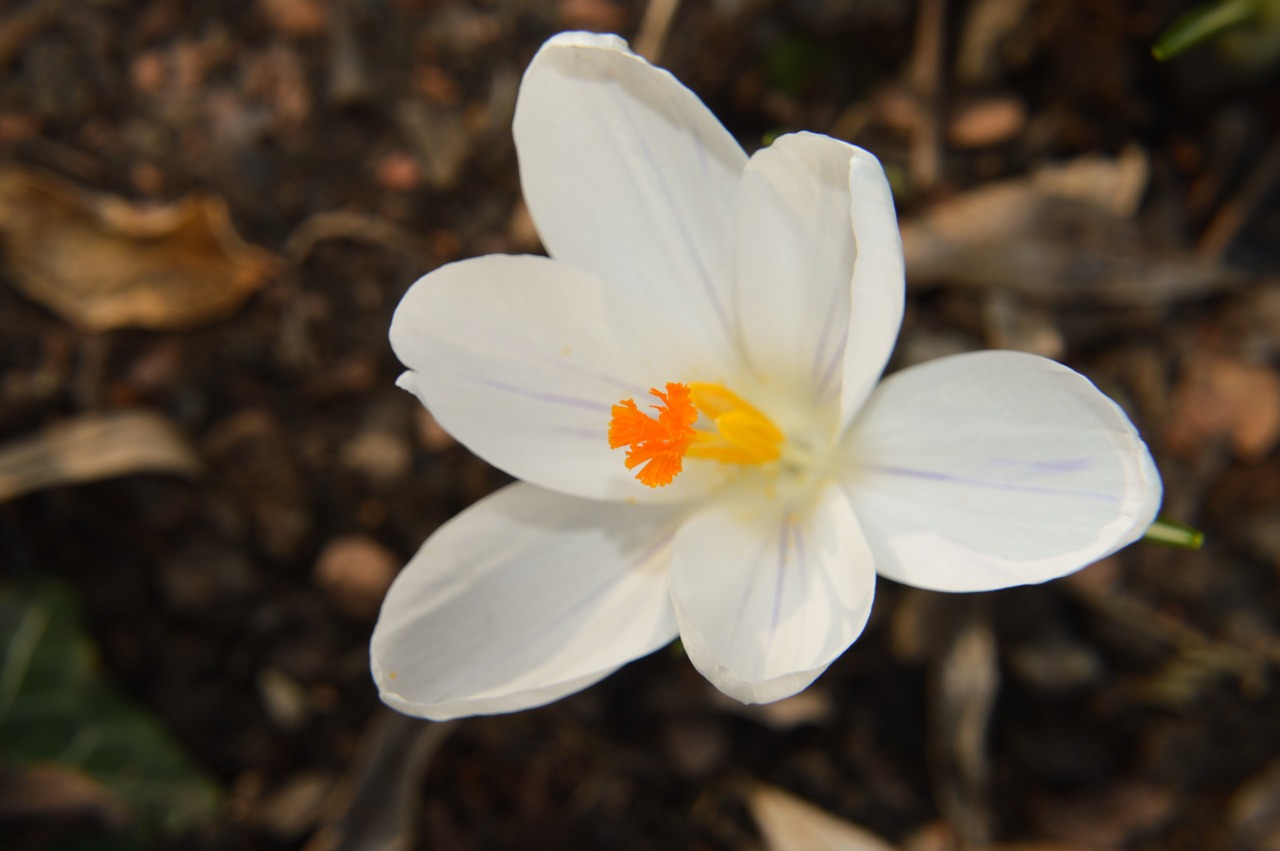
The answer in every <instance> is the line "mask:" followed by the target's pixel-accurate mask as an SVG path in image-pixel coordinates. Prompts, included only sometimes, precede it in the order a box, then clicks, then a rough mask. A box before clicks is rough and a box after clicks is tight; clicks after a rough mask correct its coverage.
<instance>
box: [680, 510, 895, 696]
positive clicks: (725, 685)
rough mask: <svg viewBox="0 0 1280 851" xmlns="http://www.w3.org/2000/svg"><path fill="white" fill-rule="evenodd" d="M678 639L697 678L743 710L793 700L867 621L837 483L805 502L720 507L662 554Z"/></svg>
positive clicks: (857, 537)
mask: <svg viewBox="0 0 1280 851" xmlns="http://www.w3.org/2000/svg"><path fill="white" fill-rule="evenodd" d="M672 552H673V555H672V562H671V595H672V601H673V602H674V604H675V609H676V619H677V621H678V622H679V624H680V638H681V640H682V641H683V642H684V647H685V650H686V651H687V652H688V653H689V658H690V659H691V660H692V661H693V664H694V665H695V666H696V667H697V669H698V670H699V671H701V672H702V674H703V676H705V677H706V678H707V679H709V680H710V681H711V682H712V683H713V684H714V685H715V686H716V687H717V688H719V689H720V690H721V691H723V692H724V693H725V694H727V695H729V696H730V697H734V698H737V699H738V700H741V701H742V702H744V703H767V702H769V701H773V700H780V699H781V698H784V697H787V696H789V695H793V694H795V693H796V692H798V691H800V690H801V689H803V688H804V687H805V686H807V685H809V683H811V682H813V681H814V679H815V678H816V677H817V676H818V675H819V674H821V673H822V672H823V671H824V670H826V668H827V666H828V665H830V664H831V663H832V661H834V660H835V659H836V657H837V656H839V655H840V654H841V653H843V652H844V651H845V649H846V648H847V647H848V646H849V645H850V644H852V643H853V641H854V639H856V638H857V637H858V636H859V635H860V634H861V633H862V629H863V627H864V626H866V623H867V617H868V615H869V614H870V612H871V599H872V596H873V593H874V590H875V571H874V568H873V566H872V562H871V553H870V551H869V550H868V549H867V545H866V542H865V540H864V539H863V537H862V532H861V531H860V529H859V527H858V520H857V518H856V517H854V515H853V512H852V510H851V509H850V508H849V503H848V500H846V499H845V497H844V495H843V494H842V493H841V490H840V488H839V487H838V486H837V485H828V486H826V487H825V488H823V489H822V491H821V492H820V493H818V494H816V495H813V496H811V497H810V498H809V499H808V500H807V501H806V503H788V502H785V501H779V500H774V501H764V500H761V501H757V502H754V503H721V504H717V505H713V506H711V507H710V508H707V509H705V510H704V511H702V512H701V513H699V514H697V515H695V516H693V517H692V518H690V519H689V520H688V521H687V522H685V524H684V525H683V526H681V527H680V530H679V531H678V532H677V533H676V539H675V543H674V545H673V549H672Z"/></svg>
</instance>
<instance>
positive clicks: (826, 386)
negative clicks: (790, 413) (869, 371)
mask: <svg viewBox="0 0 1280 851" xmlns="http://www.w3.org/2000/svg"><path fill="white" fill-rule="evenodd" d="M848 346H849V326H848V325H846V326H845V329H844V333H843V334H841V335H840V342H839V343H837V344H836V347H835V349H834V350H833V351H832V352H831V358H830V359H829V360H828V361H827V365H826V366H825V367H824V368H823V370H822V377H821V379H819V381H818V397H817V400H815V401H821V400H823V399H827V398H829V397H830V396H831V394H832V392H833V391H834V390H835V389H836V388H835V387H834V385H833V384H832V380H833V379H834V378H835V374H836V367H837V366H838V365H839V364H840V362H841V361H843V360H844V350H845V349H846V348H847V347H848Z"/></svg>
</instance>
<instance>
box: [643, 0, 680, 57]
mask: <svg viewBox="0 0 1280 851" xmlns="http://www.w3.org/2000/svg"><path fill="white" fill-rule="evenodd" d="M679 8H680V0H649V4H648V5H647V6H645V9H644V18H643V19H641V21H640V30H639V32H637V33H636V43H635V50H636V53H639V54H640V55H641V56H643V57H644V58H645V59H648V60H649V61H650V62H652V63H654V64H655V65H656V64H658V60H659V59H660V58H661V57H662V49H663V48H664V47H666V44H667V33H668V32H670V31H671V21H672V19H674V18H675V16H676V10H677V9H679Z"/></svg>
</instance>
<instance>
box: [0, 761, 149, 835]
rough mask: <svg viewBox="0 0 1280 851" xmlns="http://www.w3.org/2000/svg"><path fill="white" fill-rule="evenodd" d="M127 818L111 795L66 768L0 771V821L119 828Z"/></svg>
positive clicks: (38, 766)
mask: <svg viewBox="0 0 1280 851" xmlns="http://www.w3.org/2000/svg"><path fill="white" fill-rule="evenodd" d="M129 815H130V814H129V809H128V807H127V806H126V805H125V802H124V801H122V800H121V799H120V798H119V797H118V796H117V795H116V794H115V793H113V792H112V791H111V790H110V789H107V788H106V787H105V786H103V785H102V784H100V783H98V782H97V781H96V780H94V779H93V778H91V777H89V776H88V775H86V774H82V773H81V772H79V771H76V770H75V769H74V768H71V767H69V766H65V765H60V764H57V763H52V762H38V763H34V764H32V765H27V766H24V767H23V768H21V769H13V768H5V769H4V770H3V771H0V819H42V820H45V819H47V820H49V821H55V820H56V821H58V822H60V823H66V822H68V821H81V820H83V821H88V822H93V823H96V824H101V825H103V826H107V827H120V826H121V825H123V824H125V823H127V822H128V821H129Z"/></svg>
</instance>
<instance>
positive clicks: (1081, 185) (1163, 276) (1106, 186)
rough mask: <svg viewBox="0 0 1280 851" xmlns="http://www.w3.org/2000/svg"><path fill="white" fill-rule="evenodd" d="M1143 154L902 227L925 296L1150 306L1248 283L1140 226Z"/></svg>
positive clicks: (1029, 181)
mask: <svg viewBox="0 0 1280 851" xmlns="http://www.w3.org/2000/svg"><path fill="white" fill-rule="evenodd" d="M1146 168H1147V166H1146V159H1145V156H1143V155H1142V154H1140V153H1137V152H1136V151H1135V153H1133V154H1126V155H1124V156H1122V157H1120V158H1119V159H1117V160H1107V159H1102V158H1098V157H1085V158H1082V159H1079V160H1075V161H1072V162H1070V163H1066V164H1063V165H1058V166H1053V167H1050V168H1045V169H1041V170H1040V171H1038V172H1036V173H1034V174H1032V175H1030V176H1028V177H1023V178H1014V179H1010V180H1002V181H996V182H993V183H988V184H984V185H982V186H979V187H977V188H975V189H971V190H969V191H967V192H964V193H961V194H959V195H957V196H955V197H954V198H951V199H949V200H947V201H944V202H942V203H940V204H938V205H937V206H935V207H933V208H931V209H929V210H927V211H925V212H924V213H923V214H922V215H920V216H918V217H916V218H914V219H910V220H907V221H904V222H903V223H902V247H903V252H904V254H905V256H906V264H907V277H908V279H909V281H910V283H911V285H912V286H913V287H915V288H927V287H929V286H938V285H949V286H957V287H966V288H970V289H975V290H980V291H990V290H996V291H1007V292H1012V293H1018V294H1020V295H1023V296H1025V297H1027V298H1029V299H1032V300H1034V301H1039V302H1043V303H1051V304H1104V305H1112V306H1119V307H1125V306H1150V305H1161V304H1167V303H1170V302H1174V301H1178V300H1182V299H1187V298H1194V297H1198V296H1203V295H1206V294H1209V293H1213V292H1217V291H1220V290H1224V289H1228V288H1230V287H1233V286H1235V284H1236V283H1237V282H1238V278H1239V275H1238V274H1237V273H1235V272H1233V271H1231V270H1229V269H1226V268H1224V267H1221V266H1219V265H1217V264H1215V263H1213V262H1210V261H1207V260H1204V259H1202V258H1200V257H1197V256H1195V255H1192V254H1190V253H1188V252H1186V251H1182V250H1179V249H1177V248H1176V247H1173V246H1169V245H1166V244H1162V243H1157V242H1154V241H1153V240H1152V239H1151V238H1150V237H1148V236H1146V235H1145V234H1144V233H1143V231H1142V229H1141V228H1140V227H1139V226H1138V224H1137V223H1136V222H1134V221H1133V220H1132V219H1131V218H1130V214H1131V213H1132V211H1133V209H1134V208H1135V207H1136V204H1137V201H1138V199H1139V198H1140V197H1141V193H1142V190H1143V188H1144V187H1145V185H1146Z"/></svg>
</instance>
